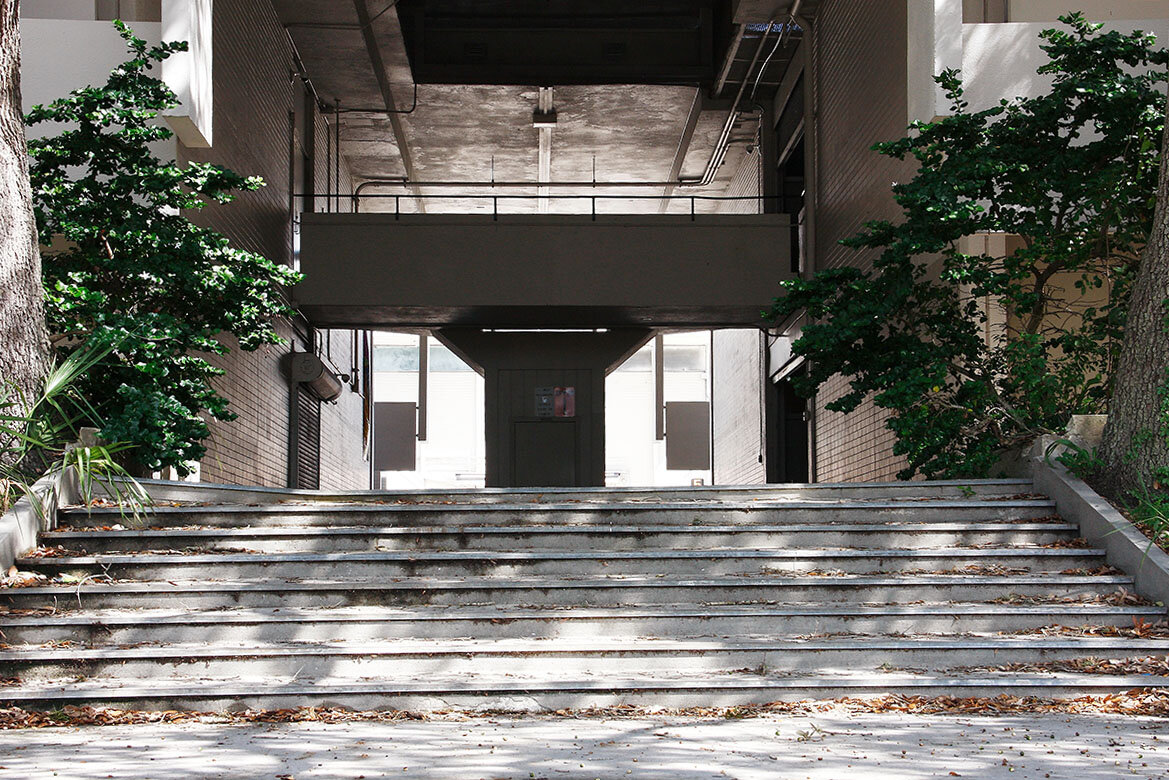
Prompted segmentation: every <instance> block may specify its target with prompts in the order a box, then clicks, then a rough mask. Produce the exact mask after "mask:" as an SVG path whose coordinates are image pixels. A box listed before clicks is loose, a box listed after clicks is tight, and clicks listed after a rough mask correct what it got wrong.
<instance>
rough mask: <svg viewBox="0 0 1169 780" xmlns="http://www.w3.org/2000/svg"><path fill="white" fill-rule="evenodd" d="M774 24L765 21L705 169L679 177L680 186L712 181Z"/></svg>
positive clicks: (699, 184)
mask: <svg viewBox="0 0 1169 780" xmlns="http://www.w3.org/2000/svg"><path fill="white" fill-rule="evenodd" d="M774 26H775V18H774V17H772V19H771V21H769V22H768V23H767V29H765V30H764V31H763V35H762V36H761V37H760V38H759V45H758V46H756V47H755V56H754V57H752V58H751V64H750V65H748V66H747V72H746V73H744V74H743V81H742V83H741V84H739V91H738V93H737V94H736V95H735V99H734V101H733V102H732V103H731V110H730V111H728V112H727V119H726V121H725V122H723V129H722V132H721V133H720V134H719V137H718V142H717V143H716V144H715V145H714V151H713V152H711V155H710V159H709V160H708V161H707V163H706V169H705V170H703V172H702V176H701V177H700V178H698V179H681V180H679V182H678V185H679V186H681V187H705V186H707V185H709V184H710V183H711V182H712V181H714V177H715V175H716V174H717V173H718V169H719V167H720V166H721V165H722V164H723V160H725V159H726V156H727V150H728V149H730V143H729V142H730V140H731V131H732V130H734V127H735V120H737V119H738V118H739V115H740V113H741V112H740V111H739V101H741V100H742V99H743V93H745V92H746V91H747V82H748V81H750V80H751V74H752V73H754V71H755V63H757V62H758V61H759V56H760V55H761V54H763V46H764V45H765V44H766V43H767V36H768V35H770V34H771V28H773V27H774Z"/></svg>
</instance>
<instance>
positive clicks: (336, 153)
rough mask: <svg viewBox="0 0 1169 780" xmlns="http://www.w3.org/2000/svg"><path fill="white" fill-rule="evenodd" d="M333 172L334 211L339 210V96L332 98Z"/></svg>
mask: <svg viewBox="0 0 1169 780" xmlns="http://www.w3.org/2000/svg"><path fill="white" fill-rule="evenodd" d="M333 108H334V109H335V110H334V112H333V149H334V150H335V151H334V154H333V174H334V176H336V178H337V184H336V186H335V187H334V189H335V190H336V191H337V208H335V209H334V211H340V210H341V117H340V116H338V114H340V113H341V98H333Z"/></svg>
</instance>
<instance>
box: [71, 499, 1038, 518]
mask: <svg viewBox="0 0 1169 780" xmlns="http://www.w3.org/2000/svg"><path fill="white" fill-rule="evenodd" d="M1054 506H1055V502H1054V501H1053V500H1051V499H1049V498H1020V499H1015V498H1010V499H1003V498H988V499H954V498H930V497H913V498H902V499H889V498H875V499H856V498H842V499H824V500H819V501H809V500H806V499H787V500H784V499H775V498H767V499H762V498H760V499H754V500H751V501H701V500H692V501H676V500H670V501H626V502H600V501H597V502H594V501H571V502H525V503H462V504H459V503H447V502H437V501H436V502H429V503H428V502H423V501H410V502H406V503H397V502H385V503H378V502H377V501H376V500H365V501H361V502H358V501H353V502H338V503H321V502H314V503H303V504H297V503H279V504H210V505H189V506H155V507H151V508H150V510H149V512H150V513H151V514H157V515H168V514H191V515H200V514H281V513H303V512H304V511H313V512H318V513H322V512H328V513H331V514H332V513H346V512H358V513H364V512H403V513H411V512H435V511H438V512H484V513H499V512H524V511H527V512H532V511H549V510H552V511H589V512H605V511H610V510H632V511H654V510H661V509H685V510H695V509H697V510H703V509H711V510H719V509H722V510H728V509H729V510H770V509H788V510H790V509H841V508H846V509H847V508H858V509H907V508H909V509H913V508H929V509H972V508H977V509H986V508H998V509H1020V508H1025V509H1031V508H1036V507H1054ZM61 513H62V514H63V515H66V516H70V517H72V516H78V515H80V516H87V515H98V516H103V517H125V516H126V515H125V511H124V510H119V509H118V508H117V507H89V508H87V507H65V508H63V509H62V510H61Z"/></svg>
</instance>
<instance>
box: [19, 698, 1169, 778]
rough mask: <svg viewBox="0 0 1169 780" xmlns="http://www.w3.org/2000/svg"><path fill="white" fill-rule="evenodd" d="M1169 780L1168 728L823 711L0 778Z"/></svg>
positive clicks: (269, 736)
mask: <svg viewBox="0 0 1169 780" xmlns="http://www.w3.org/2000/svg"><path fill="white" fill-rule="evenodd" d="M375 777H403V778H460V779H465V780H470V779H472V778H516V779H517V780H519V779H522V778H574V779H578V778H581V779H583V778H606V780H608V779H610V778H669V779H670V780H692V779H694V780H696V779H697V778H742V779H744V780H746V779H747V778H752V779H753V778H813V779H816V780H821V779H825V778H842V777H863V778H866V780H872V779H873V778H898V779H899V780H900V779H904V778H926V777H968V778H979V780H994V779H996V778H1008V777H1009V778H1012V779H1017V778H1069V779H1074V780H1096V779H1097V778H1098V779H1100V780H1103V778H1109V779H1110V780H1111V779H1112V778H1124V777H1138V778H1166V777H1169V720H1166V719H1154V718H1138V717H1117V716H1068V715H1050V714H1045V715H1035V716H1025V717H1024V716H1011V717H981V716H979V717H958V716H907V715H897V714H883V715H855V714H854V715H848V714H822V715H821V714H818V715H810V716H809V715H800V716H765V717H759V718H751V719H744V720H725V719H701V718H678V717H660V718H639V719H575V718H567V717H559V718H552V717H530V718H518V719H512V718H487V717H479V718H471V719H464V718H456V717H454V716H447V717H446V718H444V719H437V720H428V721H403V722H397V723H372V722H354V723H338V724H321V723H295V724H259V725H244V726H237V725H222V724H211V723H187V724H166V725H157V724H151V725H138V726H107V727H85V728H52V729H41V730H23V731H7V732H0V778H27V779H29V780H32V779H33V778H62V779H65V778H78V779H80V778H153V779H155V780H169V779H171V778H175V779H176V780H177V779H178V778H184V779H186V778H284V779H285V780H287V779H288V778H292V780H305V778H355V779H360V778H375Z"/></svg>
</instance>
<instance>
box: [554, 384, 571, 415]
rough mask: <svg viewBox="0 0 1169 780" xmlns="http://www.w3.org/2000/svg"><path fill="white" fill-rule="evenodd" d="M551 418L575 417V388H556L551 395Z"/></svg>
mask: <svg viewBox="0 0 1169 780" xmlns="http://www.w3.org/2000/svg"><path fill="white" fill-rule="evenodd" d="M553 399H554V400H553V403H552V409H553V416H555V417H576V388H575V387H558V388H556V390H555V391H554V393H553Z"/></svg>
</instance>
